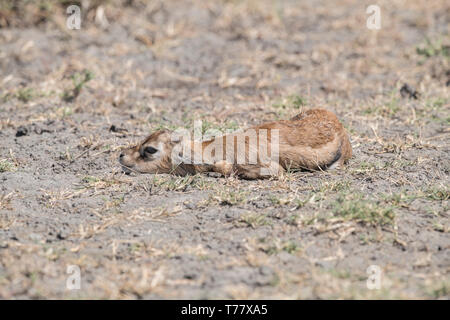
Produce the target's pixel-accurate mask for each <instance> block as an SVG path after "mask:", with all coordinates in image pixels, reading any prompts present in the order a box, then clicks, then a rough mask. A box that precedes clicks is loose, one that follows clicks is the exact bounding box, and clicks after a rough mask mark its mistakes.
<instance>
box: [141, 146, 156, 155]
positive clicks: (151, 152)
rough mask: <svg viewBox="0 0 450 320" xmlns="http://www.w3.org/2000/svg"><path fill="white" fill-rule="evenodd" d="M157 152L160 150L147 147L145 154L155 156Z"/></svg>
mask: <svg viewBox="0 0 450 320" xmlns="http://www.w3.org/2000/svg"><path fill="white" fill-rule="evenodd" d="M156 152H158V149H155V148H153V147H146V148H145V149H144V153H150V154H154V153H156Z"/></svg>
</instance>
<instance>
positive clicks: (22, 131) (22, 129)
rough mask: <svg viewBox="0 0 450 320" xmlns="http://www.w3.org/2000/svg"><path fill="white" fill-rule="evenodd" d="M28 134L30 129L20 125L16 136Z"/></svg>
mask: <svg viewBox="0 0 450 320" xmlns="http://www.w3.org/2000/svg"><path fill="white" fill-rule="evenodd" d="M27 134H28V129H27V128H26V127H23V126H20V127H19V128H18V129H17V131H16V137H22V136H26V135H27Z"/></svg>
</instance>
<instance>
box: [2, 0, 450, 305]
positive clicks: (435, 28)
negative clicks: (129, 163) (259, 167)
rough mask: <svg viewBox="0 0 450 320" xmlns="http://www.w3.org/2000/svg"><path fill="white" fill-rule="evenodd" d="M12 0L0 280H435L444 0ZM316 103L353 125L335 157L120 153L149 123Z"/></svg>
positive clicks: (352, 293)
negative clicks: (289, 166)
mask: <svg viewBox="0 0 450 320" xmlns="http://www.w3.org/2000/svg"><path fill="white" fill-rule="evenodd" d="M11 3H12V2H11V1H5V0H2V2H1V5H0V26H1V28H0V298H4V299H10V298H31V299H34V298H64V299H66V298H69V299H84V298H95V299H97V298H99V299H103V298H130V299H135V298H145V299H154V298H163V299H171V298H192V299H204V298H207V299H215V298H242V299H247V298H254V299H260V298H275V299H299V298H313V299H316V298H325V299H329V298H330V299H335V298H345V299H352V298H355V299H359V298H375V299H377V298H388V299H389V298H402V299H405V298H429V299H433V298H443V299H448V298H449V295H450V294H449V288H450V276H449V274H450V273H449V271H450V250H449V249H450V237H449V230H450V221H449V170H450V153H449V141H450V130H449V124H450V112H449V111H450V104H449V103H450V102H449V88H450V58H449V57H450V41H449V40H450V38H449V31H450V30H449V25H450V2H448V1H447V0H442V1H441V0H429V1H419V0H414V1H395V0H390V1H383V0H380V1H375V0H371V1H360V0H342V1H333V2H332V1H325V0H323V1H261V0H258V1H256V0H253V1H251V0H249V1H238V0H236V1H211V2H206V1H200V0H198V1H175V0H169V1H152V2H147V1H122V2H121V1H118V0H111V1H90V2H88V1H84V2H83V3H84V6H83V7H82V14H83V16H82V25H81V29H80V30H68V29H67V28H66V25H65V22H66V17H67V15H66V14H65V12H64V9H65V6H67V3H68V2H67V1H35V2H34V3H33V1H31V2H30V1H28V4H24V5H23V6H21V5H20V4H22V2H21V1H16V2H15V3H16V5H12V4H11ZM30 3H31V4H30ZM369 4H378V5H379V6H380V8H381V29H380V30H369V29H368V28H367V27H366V19H367V17H368V14H366V8H367V6H368V5H369ZM405 83H407V84H408V85H409V87H408V88H403V90H401V88H402V87H403V85H404V84H405ZM415 91H416V92H415ZM310 107H323V108H327V109H329V110H332V111H334V112H335V113H336V114H337V115H338V116H339V118H340V119H341V120H342V122H343V123H344V124H345V126H346V128H347V129H348V131H349V133H350V135H351V142H352V145H353V150H354V157H353V158H352V159H351V161H350V163H349V165H348V166H347V167H346V168H344V169H343V170H339V171H335V172H289V173H288V174H287V175H286V176H285V177H283V178H281V179H278V180H269V181H243V180H238V179H236V178H220V177H219V178H218V177H214V176H209V175H197V176H189V177H174V176H169V175H136V174H135V175H125V174H123V173H122V172H121V170H120V167H119V165H118V162H117V157H118V154H119V152H120V150H121V149H122V148H124V147H125V146H127V145H129V144H130V143H133V142H136V141H138V140H139V139H141V138H143V137H144V136H145V135H147V134H148V133H150V132H151V131H153V130H155V129H157V128H161V127H167V128H177V127H187V128H192V126H193V123H194V121H195V120H202V121H203V129H205V130H206V129H208V128H219V129H222V130H225V129H237V128H242V127H245V126H248V125H251V124H255V123H259V122H261V121H265V120H273V119H285V118H288V117H290V116H293V115H295V114H296V113H298V112H299V111H300V110H301V109H302V108H310ZM71 265H76V266H78V267H79V268H80V272H81V273H80V275H81V288H80V289H79V290H69V289H70V288H71V287H67V286H66V282H67V279H68V277H69V276H70V274H68V273H67V270H68V269H67V268H68V266H71ZM371 265H374V266H378V267H379V268H380V269H379V270H380V271H381V287H380V289H377V290H369V289H368V288H367V285H366V284H367V278H368V273H367V268H368V267H369V266H371ZM375 268H376V267H375Z"/></svg>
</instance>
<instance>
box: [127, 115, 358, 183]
mask: <svg viewBox="0 0 450 320" xmlns="http://www.w3.org/2000/svg"><path fill="white" fill-rule="evenodd" d="M262 129H266V130H267V132H268V133H267V141H268V149H269V153H271V152H272V151H271V150H272V146H271V141H272V139H273V138H272V134H271V133H272V132H274V131H271V130H274V129H278V130H279V131H278V132H279V160H278V162H277V163H274V162H273V161H272V162H264V161H262V160H261V159H260V155H259V152H258V150H259V140H260V136H261V132H262V131H261V130H262ZM250 130H254V132H256V139H257V144H256V145H253V144H252V145H250V140H249V138H248V137H246V134H247V133H249V132H250ZM237 137H239V138H240V139H241V141H244V142H245V156H244V157H245V164H238V161H237V160H238V159H237V143H236V142H237V141H238V140H237V139H238V138H237ZM218 139H223V140H222V141H223V142H222V144H223V150H224V155H223V157H218V156H216V155H215V150H214V148H212V149H213V151H212V152H211V154H208V153H207V152H206V151H207V149H208V146H210V145H211V144H212V143H215V144H216V145H218V144H220V140H218ZM233 140H234V142H235V143H233V144H232V146H234V158H233V159H230V158H229V157H228V158H227V154H226V143H227V142H233ZM183 143H189V144H190V146H191V156H193V155H194V152H195V151H196V152H201V155H199V157H201V159H202V164H190V163H183V162H182V163H180V164H179V165H174V161H173V159H172V158H171V155H172V151H173V150H174V147H175V146H177V145H178V146H180V144H183ZM148 146H151V147H154V148H155V149H157V150H158V151H157V153H155V154H154V155H152V154H148V153H145V152H144V150H145V148H146V147H148ZM210 147H211V146H210ZM194 150H195V151H194ZM251 152H254V153H255V154H256V157H257V162H256V163H254V164H250V163H249V158H250V154H251ZM351 156H352V147H351V145H350V141H349V138H348V135H347V133H346V131H345V129H344V127H343V126H342V124H341V123H340V122H339V120H338V119H337V117H336V116H335V115H334V113H332V112H330V111H327V110H323V109H312V110H308V111H305V112H302V113H300V114H299V115H297V116H295V117H294V118H292V119H290V120H282V121H275V122H268V123H263V124H261V125H258V126H255V127H252V128H249V129H247V130H245V131H243V132H239V133H235V134H230V135H226V136H223V137H217V138H214V139H211V140H208V141H203V142H198V141H187V142H186V141H171V132H170V131H168V130H161V131H157V132H154V133H153V134H151V135H150V136H148V137H147V138H146V139H145V140H144V141H143V142H142V143H140V144H138V145H137V146H134V147H132V148H129V149H127V150H124V151H123V153H122V154H121V156H120V159H119V161H120V163H121V165H122V166H123V167H124V170H131V171H137V172H141V173H174V174H178V175H186V174H195V173H198V172H207V171H214V172H219V173H221V174H223V175H230V174H233V173H235V174H237V175H239V176H241V177H243V178H248V179H257V178H264V177H267V175H262V174H261V168H269V167H270V170H269V172H270V173H269V175H268V176H274V175H280V174H282V173H283V172H284V171H285V170H286V169H308V170H325V169H327V168H329V167H333V168H334V167H340V166H342V165H343V164H344V163H345V162H346V161H347V160H348V159H350V157H351Z"/></svg>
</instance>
